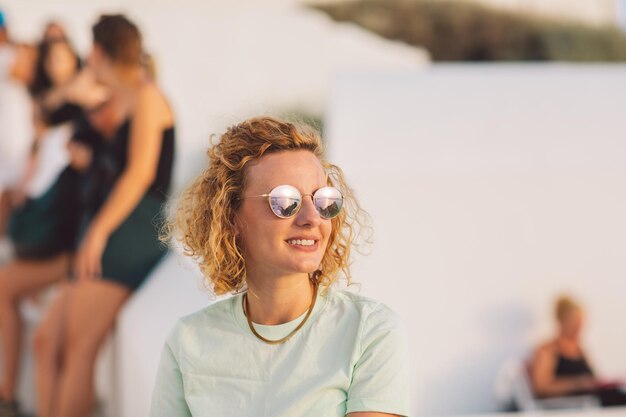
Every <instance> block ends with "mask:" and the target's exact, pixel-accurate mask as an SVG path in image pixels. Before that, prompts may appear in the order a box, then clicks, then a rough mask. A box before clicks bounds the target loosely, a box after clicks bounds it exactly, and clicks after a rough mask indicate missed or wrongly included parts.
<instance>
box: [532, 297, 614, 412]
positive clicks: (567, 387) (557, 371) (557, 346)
mask: <svg viewBox="0 0 626 417" xmlns="http://www.w3.org/2000/svg"><path fill="white" fill-rule="evenodd" d="M554 313H555V318H556V320H557V324H558V334H557V335H556V337H555V338H554V339H552V340H550V341H548V342H546V343H544V344H543V345H541V346H539V347H538V348H537V350H536V351H535V353H534V356H533V358H532V361H531V364H530V376H531V382H532V388H533V390H534V393H535V395H536V396H537V397H539V398H551V397H563V396H575V395H594V396H597V397H598V399H599V400H600V403H601V404H602V405H603V406H611V405H626V394H624V393H623V392H622V391H621V389H620V387H619V385H620V384H619V383H617V382H607V381H602V380H600V379H598V378H597V377H596V375H595V373H594V370H593V366H592V365H591V362H590V360H589V358H588V357H587V355H586V354H585V351H584V349H583V347H582V345H581V331H582V327H583V322H584V312H583V309H582V307H581V306H580V305H579V304H578V303H577V302H576V301H574V300H573V299H572V298H570V297H568V296H561V297H559V298H558V299H557V301H556V303H555V307H554Z"/></svg>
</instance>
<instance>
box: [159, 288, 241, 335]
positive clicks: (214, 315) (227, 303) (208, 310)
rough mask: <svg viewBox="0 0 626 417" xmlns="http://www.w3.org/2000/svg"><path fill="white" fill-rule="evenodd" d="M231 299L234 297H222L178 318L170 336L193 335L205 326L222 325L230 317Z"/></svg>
mask: <svg viewBox="0 0 626 417" xmlns="http://www.w3.org/2000/svg"><path fill="white" fill-rule="evenodd" d="M233 301H234V297H227V298H222V299H219V300H217V301H214V302H212V303H211V304H209V305H208V306H206V307H204V308H202V309H200V310H198V311H195V312H193V313H191V314H188V315H186V316H183V317H181V318H179V319H178V320H177V321H176V324H175V325H174V328H173V329H172V331H171V333H170V338H179V337H181V336H183V335H193V334H196V333H198V332H202V331H204V330H205V329H207V328H216V327H217V326H222V325H223V324H224V323H225V322H227V321H230V320H231V319H232V303H233Z"/></svg>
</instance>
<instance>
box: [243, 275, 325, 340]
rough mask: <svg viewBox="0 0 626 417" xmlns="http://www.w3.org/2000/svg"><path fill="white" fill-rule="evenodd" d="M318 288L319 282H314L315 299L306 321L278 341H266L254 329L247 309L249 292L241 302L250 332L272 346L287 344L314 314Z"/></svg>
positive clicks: (312, 301) (307, 313)
mask: <svg viewBox="0 0 626 417" xmlns="http://www.w3.org/2000/svg"><path fill="white" fill-rule="evenodd" d="M317 286H318V285H317V282H313V298H312V299H311V305H310V306H309V310H308V311H307V312H306V316H304V319H302V321H301V322H300V324H298V326H297V327H296V328H295V329H293V330H292V331H291V333H289V334H288V335H287V336H285V337H283V338H282V339H278V340H271V339H266V338H265V337H263V336H261V335H260V334H259V333H258V332H257V331H256V330H255V329H254V324H253V323H252V320H251V319H250V315H249V314H248V309H247V308H246V304H247V301H248V297H247V295H248V293H247V292H246V293H244V294H243V298H242V300H241V303H242V305H243V314H244V315H245V316H246V320H247V321H248V326H249V327H250V330H251V331H252V333H253V334H254V335H255V336H256V337H257V338H259V339H261V340H262V341H263V342H265V343H268V344H270V345H278V344H281V343H285V342H286V341H287V340H289V339H290V338H291V336H293V335H294V334H296V332H297V331H298V330H300V329H301V328H302V326H304V323H306V321H307V320H308V319H309V316H310V315H311V313H312V312H313V307H315V301H316V300H317Z"/></svg>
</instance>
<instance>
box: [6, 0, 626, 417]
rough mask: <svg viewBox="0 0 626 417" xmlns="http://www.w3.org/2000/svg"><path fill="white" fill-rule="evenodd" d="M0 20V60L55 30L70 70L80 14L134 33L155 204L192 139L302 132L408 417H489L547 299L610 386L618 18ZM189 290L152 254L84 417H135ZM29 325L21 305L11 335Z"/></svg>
mask: <svg viewBox="0 0 626 417" xmlns="http://www.w3.org/2000/svg"><path fill="white" fill-rule="evenodd" d="M0 8H1V9H2V10H3V11H4V13H5V20H6V23H7V27H8V29H9V33H10V35H11V38H12V39H14V40H15V41H18V42H26V43H35V42H37V40H38V39H39V37H40V36H41V33H42V31H43V28H44V26H45V24H46V23H47V22H49V21H51V20H54V21H58V22H60V23H61V24H63V25H64V26H65V28H66V30H67V32H68V36H69V38H70V39H71V41H72V42H73V44H74V45H75V46H76V47H77V49H78V50H79V52H80V53H81V54H82V55H83V56H84V55H85V54H86V53H88V51H89V48H90V46H91V45H90V42H91V34H90V27H91V25H92V24H93V23H94V22H95V21H96V19H97V17H98V16H99V15H100V14H102V13H120V12H121V13H126V14H127V15H128V16H129V17H130V18H131V19H132V20H134V21H136V22H137V23H138V25H139V27H140V29H141V30H142V32H143V35H144V40H145V46H146V48H147V50H148V51H149V52H150V53H151V54H152V55H153V57H154V58H155V62H156V67H157V78H158V82H159V84H160V85H161V87H162V88H163V90H164V91H165V92H166V94H167V95H168V98H169V99H170V100H171V102H172V104H173V108H174V111H175V114H176V118H177V129H178V131H177V135H178V136H177V141H178V142H177V160H176V165H175V190H176V192H178V191H179V190H180V189H181V188H182V187H183V186H184V185H185V184H186V183H187V182H188V181H189V180H190V179H191V178H193V177H194V176H195V175H197V174H198V173H199V172H200V170H201V169H203V167H204V166H205V155H204V152H205V150H206V148H207V146H208V145H209V141H210V136H211V135H213V134H219V133H220V132H222V131H223V130H224V129H225V128H226V127H227V126H229V125H231V124H233V123H235V122H237V121H240V120H242V119H243V118H246V117H249V116H252V115H257V114H268V115H277V116H281V117H286V118H294V119H297V120H305V121H308V122H310V123H313V124H314V125H315V126H317V127H318V128H320V129H321V130H322V131H323V132H324V136H325V140H326V142H327V145H328V157H329V158H330V159H331V160H332V161H334V162H336V163H338V164H339V165H340V166H342V167H343V169H344V171H345V172H346V174H347V178H348V180H349V181H350V183H351V184H352V185H353V186H354V188H355V189H356V191H357V194H358V196H359V197H360V199H361V202H362V204H363V206H364V207H365V208H366V209H367V210H368V211H369V212H370V214H371V216H372V220H373V226H374V230H375V236H374V238H375V239H374V244H373V245H372V246H371V248H370V249H369V252H370V254H368V255H360V254H357V255H356V256H355V264H354V279H355V280H356V281H357V282H358V283H359V285H358V288H357V289H354V291H360V292H361V293H362V294H365V295H368V296H372V297H375V298H377V299H380V300H382V301H384V302H385V303H387V304H388V305H390V306H391V307H392V308H393V309H394V310H396V311H398V312H399V313H400V315H401V316H402V317H403V319H404V321H405V323H406V325H407V328H408V330H409V339H410V340H409V341H410V354H411V364H410V370H411V377H412V386H411V404H412V412H413V414H412V415H414V416H461V415H469V414H490V413H499V412H504V411H505V410H506V409H507V408H508V407H509V406H510V404H511V401H512V400H515V397H516V395H518V392H517V391H516V390H517V385H516V384H517V383H518V382H519V381H517V380H516V378H518V377H516V376H515V375H514V372H512V371H511V368H512V366H513V365H514V364H520V363H521V364H523V363H525V361H526V360H527V359H528V358H529V355H530V354H531V352H532V350H533V349H534V348H535V347H536V346H537V345H538V344H539V343H541V342H543V341H545V340H546V339H548V338H549V337H551V335H552V334H553V332H554V323H553V321H554V320H553V318H552V303H553V301H554V300H555V298H556V297H557V296H558V295H560V294H562V293H567V294H571V295H572V296H574V297H575V298H577V299H578V300H580V301H581V303H582V305H583V306H584V309H585V311H586V313H587V321H586V323H585V331H584V342H585V346H586V348H587V352H588V354H589V356H590V357H591V358H593V363H594V365H595V368H596V370H597V372H598V374H600V375H602V376H604V377H606V378H607V379H622V380H626V356H625V355H624V353H623V352H624V351H625V350H626V331H624V328H625V325H626V320H625V318H626V279H625V277H626V262H624V259H625V254H626V239H625V238H624V236H626V216H624V213H626V191H625V190H626V187H625V186H624V185H625V184H626V141H625V140H624V139H625V138H626V124H625V120H626V119H625V118H624V114H625V111H624V109H626V65H624V62H626V36H625V35H624V31H623V28H624V27H626V0H543V1H539V0H482V1H478V0H476V1H469V0H467V1H461V0H457V1H444V0H439V1H437V0H430V1H428V0H422V1H420V0H361V1H356V2H352V1H350V2H348V1H332V0H327V1H323V2H319V3H316V4H311V3H308V2H304V1H299V0H265V1H254V0H249V1H243V0H228V1H226V0H222V1H218V0H206V1H199V0H177V1H173V0H157V1H153V0H126V1H121V0H107V1H102V0H90V1H81V0H57V1H54V2H52V1H44V0H10V1H6V0H2V2H1V3H0ZM0 129H2V126H0ZM201 287H202V284H201V277H200V275H199V273H198V272H197V271H196V269H195V268H194V267H193V266H191V265H190V264H189V262H187V261H185V260H184V259H182V258H181V257H180V256H179V255H177V254H171V255H170V256H169V257H168V258H167V259H166V261H165V262H163V263H162V264H161V265H160V266H159V268H158V269H157V270H156V271H155V272H154V273H153V274H152V277H151V278H150V280H149V281H148V282H147V283H146V284H145V285H144V286H143V287H142V288H141V289H140V290H139V291H137V292H136V293H135V294H134V296H133V298H132V299H131V301H130V302H129V303H128V304H127V306H126V307H125V308H124V310H123V312H122V314H121V316H120V317H119V320H118V324H117V327H116V330H115V333H114V334H113V335H112V336H111V338H110V340H109V341H108V342H107V344H106V346H105V348H104V349H103V351H102V352H101V354H100V357H99V359H98V372H97V376H96V378H97V390H98V398H99V407H98V410H97V414H98V415H102V416H106V417H113V416H120V417H130V416H133V417H144V416H148V412H149V405H150V396H151V390H152V386H153V384H154V378H155V374H156V367H157V364H158V359H159V355H160V352H161V347H162V344H163V341H164V339H165V336H166V335H167V333H168V331H169V329H170V328H171V327H172V326H173V324H174V322H175V321H176V319H177V318H179V317H181V316H183V315H185V314H189V313H191V312H193V311H195V310H198V309H199V308H201V307H203V306H205V305H207V304H208V303H210V302H213V301H214V300H213V298H212V297H211V296H210V295H209V294H208V293H207V292H206V291H204V290H202V288H201ZM45 307H46V306H45V303H42V304H39V305H36V306H34V305H32V304H28V305H26V306H24V308H23V312H24V314H25V315H26V317H27V320H26V321H27V325H28V328H29V329H31V330H32V329H33V328H34V326H35V325H36V323H37V321H38V320H39V319H40V318H41V316H42V315H43V312H44V311H45ZM24 351H25V352H26V355H27V360H26V361H25V363H24V365H23V369H22V373H21V374H22V378H21V380H20V389H19V395H20V398H21V401H22V403H23V404H24V405H25V407H26V408H27V409H28V410H30V411H33V410H34V394H33V390H34V387H33V377H32V368H33V363H32V356H30V355H31V353H32V352H31V348H30V344H29V341H28V340H27V341H26V343H25V344H24ZM512 364H513V365H512ZM0 366H2V364H0ZM518 401H519V398H518ZM591 412H592V413H593V415H600V414H598V413H600V411H598V410H594V411H591ZM572 413H573V414H572V415H578V414H577V412H575V411H573V412H572ZM547 414H549V413H548V412H547ZM234 415H237V412H236V410H234V411H233V416H234ZM494 415H495V414H494ZM586 415H587V414H586ZM611 415H623V416H626V409H621V410H620V409H618V410H614V411H613V412H612V414H611Z"/></svg>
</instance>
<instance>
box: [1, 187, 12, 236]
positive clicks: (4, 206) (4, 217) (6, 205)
mask: <svg viewBox="0 0 626 417" xmlns="http://www.w3.org/2000/svg"><path fill="white" fill-rule="evenodd" d="M10 215H11V201H10V199H9V192H8V191H7V190H0V237H2V236H4V234H5V233H6V230H7V223H8V221H9V216H10Z"/></svg>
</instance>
